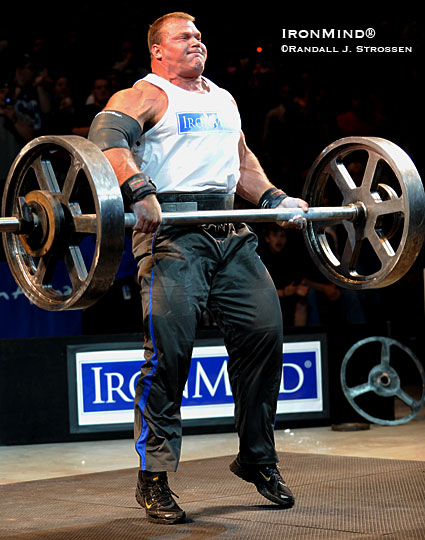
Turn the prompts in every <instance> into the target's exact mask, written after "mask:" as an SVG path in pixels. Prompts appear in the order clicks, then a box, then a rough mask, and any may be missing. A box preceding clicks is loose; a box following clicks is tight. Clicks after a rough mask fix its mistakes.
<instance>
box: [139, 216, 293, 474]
mask: <svg viewBox="0 0 425 540" xmlns="http://www.w3.org/2000/svg"><path fill="white" fill-rule="evenodd" d="M226 229H227V230H226V231H225V232H224V233H222V234H221V235H219V234H212V233H209V232H207V230H206V229H205V228H203V227H190V228H189V227H170V226H166V227H161V228H160V229H159V230H158V231H157V232H156V233H155V234H153V235H152V234H141V233H135V234H134V237H133V248H134V254H135V257H136V260H137V261H138V265H139V280H140V284H141V289H142V293H141V294H142V304H143V318H144V330H145V345H144V348H145V362H144V363H143V365H142V368H141V376H140V377H139V380H138V384H137V388H136V399H135V444H136V450H137V452H138V454H139V456H140V465H141V469H142V470H148V471H156V472H160V471H175V470H176V469H177V466H178V463H179V459H180V449H181V435H182V428H181V417H180V405H181V400H182V394H183V391H184V387H185V384H186V380H187V377H188V373H189V368H190V361H191V355H192V348H193V345H194V340H195V333H196V327H197V324H198V322H199V320H200V318H201V314H202V312H203V310H204V309H205V308H207V307H208V308H209V309H210V311H211V312H212V314H213V315H214V317H215V320H216V321H217V324H218V326H219V327H220V329H221V330H222V332H223V334H224V339H225V345H226V347H227V351H228V354H229V362H228V372H229V380H230V383H231V385H232V392H233V398H234V402H235V425H236V429H237V432H238V434H239V438H240V451H239V455H240V460H241V462H243V463H257V464H266V463H276V462H277V461H278V458H277V454H276V450H275V445H274V433H273V431H274V422H275V415H276V405H277V397H278V392H279V386H280V380H281V375H282V340H283V337H282V319H281V311H280V306H279V301H278V296H277V293H276V289H275V286H274V284H273V282H272V280H271V278H270V276H269V274H268V272H267V270H266V268H265V267H264V265H263V263H262V262H261V260H260V258H259V257H258V255H257V254H256V251H255V250H256V247H257V238H256V236H255V234H254V233H253V232H252V231H251V230H250V229H249V228H248V227H247V226H245V225H235V226H233V225H228V226H226Z"/></svg>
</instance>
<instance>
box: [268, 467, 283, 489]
mask: <svg viewBox="0 0 425 540" xmlns="http://www.w3.org/2000/svg"><path fill="white" fill-rule="evenodd" d="M263 471H264V472H265V473H266V474H267V476H269V478H270V480H272V481H273V482H274V485H275V486H277V485H278V484H279V483H281V484H283V485H285V481H284V479H283V478H282V476H281V474H280V471H279V467H278V466H277V465H276V466H274V467H271V466H269V465H266V466H265V467H264V468H263Z"/></svg>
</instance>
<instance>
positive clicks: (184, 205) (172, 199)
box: [156, 192, 235, 236]
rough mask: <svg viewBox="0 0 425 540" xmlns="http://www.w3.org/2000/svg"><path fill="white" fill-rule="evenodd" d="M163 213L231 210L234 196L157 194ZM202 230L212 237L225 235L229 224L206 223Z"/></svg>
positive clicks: (181, 193) (230, 226) (228, 229)
mask: <svg viewBox="0 0 425 540" xmlns="http://www.w3.org/2000/svg"><path fill="white" fill-rule="evenodd" d="M156 196H157V199H158V202H159V204H160V205H161V210H162V211H163V212H196V211H198V210H233V204H234V199H235V196H234V195H233V194H229V193H185V192H179V193H157V195H156ZM201 226H202V228H203V229H204V230H205V231H207V232H208V233H210V234H212V235H213V236H224V235H227V234H228V232H229V231H230V229H231V228H232V225H231V224H229V223H217V224H215V223H208V224H205V225H201Z"/></svg>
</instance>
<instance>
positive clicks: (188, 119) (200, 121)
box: [177, 112, 227, 134]
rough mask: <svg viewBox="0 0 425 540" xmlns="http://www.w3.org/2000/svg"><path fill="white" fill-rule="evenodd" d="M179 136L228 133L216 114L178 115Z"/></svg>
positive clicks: (191, 113) (195, 113)
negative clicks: (218, 132)
mask: <svg viewBox="0 0 425 540" xmlns="http://www.w3.org/2000/svg"><path fill="white" fill-rule="evenodd" d="M177 123H178V130H179V134H182V133H199V132H205V131H209V132H213V131H227V130H226V129H225V128H224V127H223V124H222V122H221V120H220V118H219V117H218V114H217V113H216V112H204V113H200V112H185V113H177Z"/></svg>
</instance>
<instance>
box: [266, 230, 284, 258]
mask: <svg viewBox="0 0 425 540" xmlns="http://www.w3.org/2000/svg"><path fill="white" fill-rule="evenodd" d="M265 240H266V242H267V243H268V245H269V248H270V251H271V252H272V253H280V252H281V251H282V250H283V248H284V247H285V245H286V231H285V230H284V229H282V230H281V231H274V230H271V231H269V232H268V233H267V235H266V237H265Z"/></svg>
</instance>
